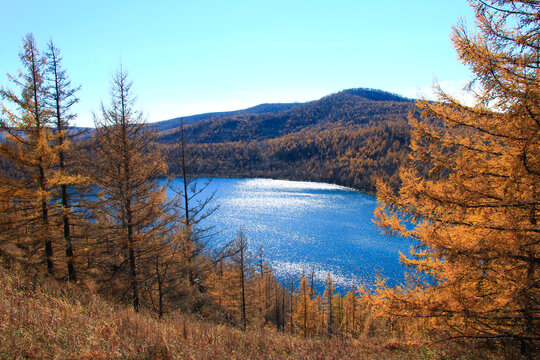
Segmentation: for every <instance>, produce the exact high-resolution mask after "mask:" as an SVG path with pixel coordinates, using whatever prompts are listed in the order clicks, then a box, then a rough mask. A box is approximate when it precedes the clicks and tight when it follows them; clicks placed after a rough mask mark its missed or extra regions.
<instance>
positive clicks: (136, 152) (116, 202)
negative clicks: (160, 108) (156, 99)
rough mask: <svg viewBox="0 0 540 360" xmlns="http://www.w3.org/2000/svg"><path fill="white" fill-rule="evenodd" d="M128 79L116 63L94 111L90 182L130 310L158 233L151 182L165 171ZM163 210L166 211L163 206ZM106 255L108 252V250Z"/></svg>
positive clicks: (160, 197) (160, 196) (159, 204)
mask: <svg viewBox="0 0 540 360" xmlns="http://www.w3.org/2000/svg"><path fill="white" fill-rule="evenodd" d="M131 88H132V82H131V81H129V80H128V75H127V72H125V71H124V70H123V69H122V68H120V70H119V71H117V72H116V73H115V74H114V76H113V78H112V83H111V103H110V105H109V106H105V105H103V104H102V106H101V114H100V116H95V118H94V121H95V124H96V134H95V150H96V155H97V156H96V164H95V168H94V169H92V172H93V174H92V175H93V176H92V182H93V183H94V184H95V185H96V186H97V187H98V189H99V190H100V191H101V192H100V194H99V197H98V198H99V199H100V201H101V202H102V206H100V207H99V212H100V219H101V220H102V221H105V224H98V226H100V225H102V228H101V229H102V230H108V231H106V232H105V234H104V236H103V238H105V237H107V238H108V239H109V240H110V241H112V245H113V248H112V249H113V251H116V252H117V255H116V258H114V259H112V262H113V263H112V264H111V266H110V269H111V270H112V272H113V276H117V275H119V279H118V280H119V282H118V284H119V286H122V285H123V283H124V282H127V283H128V284H129V292H130V293H131V300H132V304H133V308H134V310H135V311H138V310H139V307H140V296H141V295H140V289H141V285H142V283H143V282H144V281H145V280H146V279H147V278H150V275H149V274H150V273H151V272H152V270H151V268H150V269H149V267H151V266H152V256H153V255H154V254H155V250H156V248H155V247H156V242H155V239H156V238H158V237H159V236H160V235H161V234H162V232H163V226H166V224H163V223H162V222H163V217H162V214H163V213H164V211H163V206H164V204H165V202H166V192H165V189H164V188H163V187H162V186H160V185H159V184H158V182H157V178H158V177H159V176H163V174H164V173H165V172H166V164H165V162H164V160H163V157H162V156H161V154H160V153H159V152H157V151H155V150H154V149H153V140H154V133H153V131H152V129H151V128H150V127H148V126H146V124H145V123H144V119H143V116H142V113H141V112H139V111H137V110H136V109H135V98H134V96H133V94H132V91H131ZM165 212H166V211H165ZM108 255H111V254H108Z"/></svg>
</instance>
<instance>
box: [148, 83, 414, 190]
mask: <svg viewBox="0 0 540 360" xmlns="http://www.w3.org/2000/svg"><path fill="white" fill-rule="evenodd" d="M411 109H413V110H414V102H413V101H412V100H411V99H407V98H405V97H402V96H399V95H396V94H392V93H388V92H385V91H381V90H376V89H365V88H358V89H349V90H344V91H341V92H338V93H335V94H332V95H328V96H325V97H323V98H321V99H319V100H316V101H311V102H307V103H303V104H265V105H259V106H256V107H254V108H250V109H245V110H240V111H235V112H229V113H214V114H203V115H196V116H192V117H189V118H184V124H185V126H184V136H185V140H186V143H187V149H188V156H189V157H190V158H191V159H192V160H193V166H192V167H191V169H190V171H191V173H192V174H193V175H196V176H228V177H233V176H234V177H236V176H242V177H244V176H245V177H270V178H285V179H290V180H307V181H325V182H331V183H336V184H340V185H346V186H352V187H355V188H358V189H362V190H364V191H368V192H374V191H375V183H376V180H377V179H378V178H381V179H384V180H385V181H388V182H390V183H392V184H397V182H398V179H397V174H396V171H397V169H398V167H399V165H400V164H401V162H402V161H403V160H404V158H405V156H406V154H407V151H408V145H409V127H408V123H407V114H408V113H409V112H410V111H411ZM216 114H217V115H216ZM186 119H187V121H186ZM174 121H176V122H177V124H178V122H179V121H180V120H179V118H177V119H172V120H167V121H165V122H162V123H156V124H155V125H156V127H157V129H161V130H160V131H159V132H158V142H159V143H161V144H162V145H163V148H164V149H165V150H166V151H167V153H168V154H169V156H170V159H171V160H170V166H169V169H170V171H171V173H173V174H178V173H180V171H179V170H180V169H179V165H178V162H177V161H175V159H177V158H178V155H177V154H178V146H179V145H178V143H179V141H180V127H178V126H177V127H174V126H173V122H174ZM163 123H165V124H163Z"/></svg>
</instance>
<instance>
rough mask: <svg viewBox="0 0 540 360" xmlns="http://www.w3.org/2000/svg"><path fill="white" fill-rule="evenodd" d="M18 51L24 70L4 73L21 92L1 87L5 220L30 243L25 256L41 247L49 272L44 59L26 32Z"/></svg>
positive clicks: (51, 150) (49, 158)
mask: <svg viewBox="0 0 540 360" xmlns="http://www.w3.org/2000/svg"><path fill="white" fill-rule="evenodd" d="M19 56H20V59H21V62H22V65H23V70H22V71H21V72H20V73H19V76H17V77H15V76H11V75H9V74H8V78H9V80H10V81H11V82H12V83H13V84H14V85H15V86H17V87H18V88H19V89H20V94H16V93H15V92H14V91H12V90H9V89H2V90H0V95H1V97H2V99H3V100H5V101H6V102H7V103H2V107H1V113H2V117H1V118H0V125H1V130H2V133H3V137H4V140H3V141H2V142H1V143H0V152H1V154H2V156H3V157H4V158H5V159H6V160H7V161H8V162H9V164H10V165H11V174H3V175H2V178H1V182H2V192H3V193H4V194H9V199H10V202H9V203H8V204H6V207H5V209H6V210H8V209H9V210H10V211H13V213H12V214H11V216H6V219H10V220H11V221H13V223H11V224H9V225H8V228H9V231H10V232H11V239H12V240H13V241H14V242H16V243H18V244H19V245H22V246H23V247H26V248H29V249H30V253H29V254H28V255H32V254H33V253H34V252H35V251H37V250H38V249H43V255H44V256H43V263H45V264H46V269H47V272H48V273H49V274H51V275H52V274H53V273H54V258H53V242H54V234H53V229H52V220H51V218H52V216H53V214H52V209H51V204H50V200H51V189H52V188H53V187H54V186H55V181H57V180H58V178H57V177H56V176H55V175H54V171H53V168H52V167H53V164H54V163H55V161H56V155H57V151H58V149H57V147H55V146H54V145H52V133H51V131H50V125H51V116H50V111H49V108H48V107H47V104H46V97H47V87H46V84H45V71H46V59H45V57H43V56H42V55H41V53H40V51H39V49H38V47H37V44H36V42H35V40H34V36H33V35H32V34H31V33H29V34H27V35H26V36H25V37H24V39H23V49H22V51H21V53H20V55H19ZM21 230H22V232H21ZM14 232H15V233H14ZM17 232H19V233H17ZM6 235H7V234H4V236H6ZM31 257H32V256H30V258H31Z"/></svg>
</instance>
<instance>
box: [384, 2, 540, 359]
mask: <svg viewBox="0 0 540 360" xmlns="http://www.w3.org/2000/svg"><path fill="white" fill-rule="evenodd" d="M471 3H472V6H473V8H474V11H475V17H476V24H477V26H478V30H479V32H478V33H472V32H471V31H470V30H468V28H467V27H466V25H464V24H463V23H460V24H458V25H457V26H456V27H455V28H454V31H453V36H452V39H453V42H454V46H455V48H456V50H457V53H458V55H459V58H460V59H461V60H462V61H463V62H464V63H465V64H466V65H468V66H469V68H470V69H471V70H472V72H473V74H474V80H473V81H472V82H471V83H470V85H469V90H470V93H471V94H472V95H473V96H474V98H475V100H476V101H475V104H474V105H472V106H467V105H465V104H463V103H461V102H460V101H459V100H457V99H455V98H453V97H451V96H449V95H447V94H446V93H444V92H443V91H442V90H440V89H439V95H440V98H439V101H438V102H428V101H422V102H419V103H418V106H419V107H420V109H421V111H422V112H421V116H420V117H416V116H414V115H411V117H410V124H411V127H412V140H411V148H412V152H411V155H410V159H409V160H408V162H407V164H405V165H404V166H403V167H402V169H401V171H400V175H401V186H400V189H399V191H398V192H396V191H395V190H394V189H391V188H390V187H389V186H387V185H384V184H382V183H381V184H379V188H378V198H379V201H380V202H381V204H382V207H380V208H379V209H378V210H377V212H376V216H377V217H378V222H379V224H380V225H381V226H382V227H383V228H384V229H386V230H387V231H388V232H389V233H399V234H401V235H404V236H408V237H412V238H414V239H417V240H418V241H419V246H418V247H416V248H415V249H413V250H412V255H411V257H409V258H407V257H405V256H403V257H402V259H403V261H404V262H405V264H407V265H411V266H414V267H416V268H417V269H418V270H419V271H420V272H421V273H424V274H427V276H426V275H424V276H423V277H419V278H418V279H417V281H416V282H415V283H414V284H413V285H412V286H410V287H409V288H406V289H404V288H397V289H393V290H388V291H387V292H384V296H385V297H386V298H387V299H388V300H389V301H388V306H389V309H388V311H389V313H393V314H394V315H396V316H422V317H429V318H432V319H433V321H436V322H437V323H438V324H439V326H440V327H441V328H442V329H444V330H446V331H448V332H449V334H450V336H454V337H472V338H487V339H497V340H507V341H508V340H510V341H517V343H519V344H521V351H522V353H523V355H524V356H527V357H532V356H533V354H534V353H535V351H536V350H537V347H538V343H539V341H540V326H539V325H540V291H539V290H540V289H539V287H540V244H539V242H540V224H539V223H538V217H539V212H540V208H539V198H540V193H539V184H540V134H539V129H540V81H539V77H538V76H539V74H540V3H538V1H526V0H524V1H506V0H486V1H482V0H476V1H471Z"/></svg>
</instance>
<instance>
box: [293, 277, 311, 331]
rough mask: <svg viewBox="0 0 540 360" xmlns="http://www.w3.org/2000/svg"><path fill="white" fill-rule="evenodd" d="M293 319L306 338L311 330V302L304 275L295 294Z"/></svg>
mask: <svg viewBox="0 0 540 360" xmlns="http://www.w3.org/2000/svg"><path fill="white" fill-rule="evenodd" d="M293 318H294V322H295V323H296V325H297V327H298V328H299V329H300V331H301V332H302V335H304V336H308V335H309V334H310V332H311V329H312V328H313V302H312V299H311V296H310V288H309V285H308V280H307V278H306V276H305V273H302V275H301V276H300V286H299V287H298V293H297V294H296V301H295V304H294V308H293Z"/></svg>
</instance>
